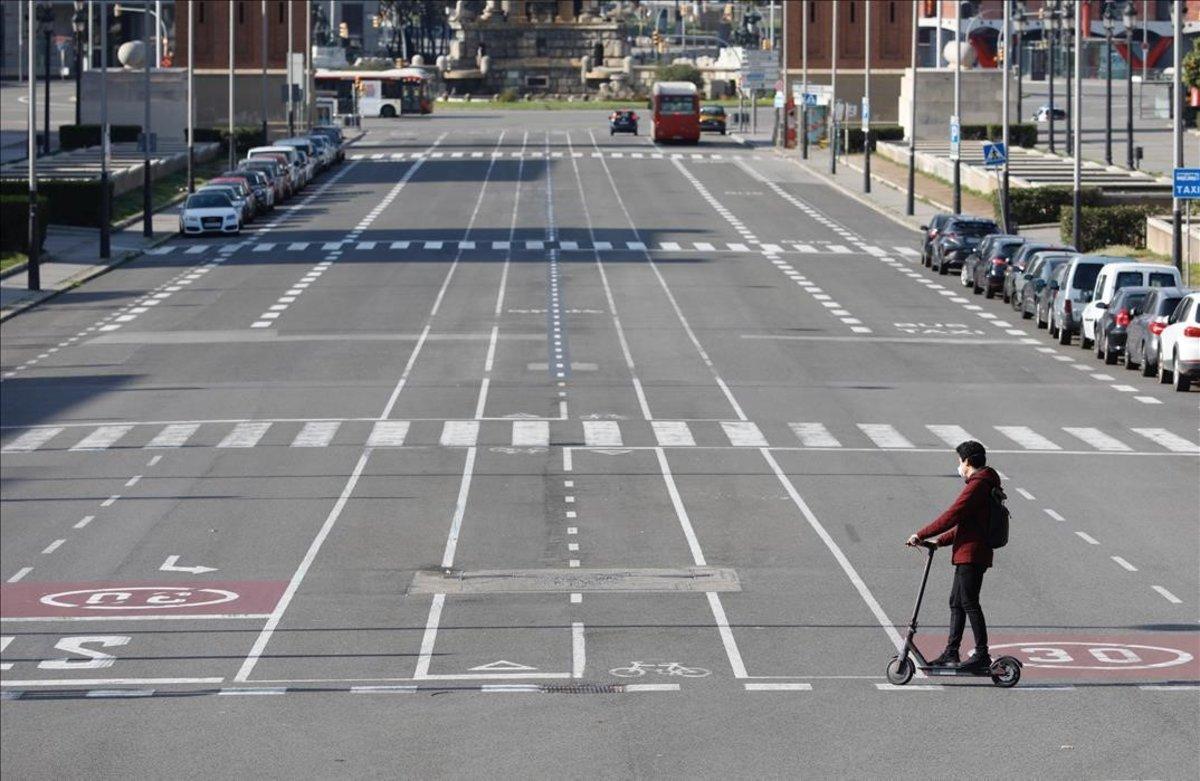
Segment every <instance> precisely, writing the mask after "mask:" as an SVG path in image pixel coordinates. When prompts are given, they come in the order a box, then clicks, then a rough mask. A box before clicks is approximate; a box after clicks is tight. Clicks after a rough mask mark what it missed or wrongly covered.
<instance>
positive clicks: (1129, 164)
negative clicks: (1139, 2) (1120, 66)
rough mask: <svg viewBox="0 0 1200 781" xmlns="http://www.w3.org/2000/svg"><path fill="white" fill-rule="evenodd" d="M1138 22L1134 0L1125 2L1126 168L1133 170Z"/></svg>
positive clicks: (1122, 17) (1122, 18)
mask: <svg viewBox="0 0 1200 781" xmlns="http://www.w3.org/2000/svg"><path fill="white" fill-rule="evenodd" d="M1136 20H1137V9H1135V8H1134V5H1133V0H1125V12H1124V14H1122V16H1121V21H1122V22H1123V23H1124V24H1125V57H1126V59H1127V60H1128V61H1129V67H1128V68H1126V69H1125V167H1126V168H1128V169H1129V170H1130V171H1132V170H1133V23H1134V22H1135V21H1136Z"/></svg>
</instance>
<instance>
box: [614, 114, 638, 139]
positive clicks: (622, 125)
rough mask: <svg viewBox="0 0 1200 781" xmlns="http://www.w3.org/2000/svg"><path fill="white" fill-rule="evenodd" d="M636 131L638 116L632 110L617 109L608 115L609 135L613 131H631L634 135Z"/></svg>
mask: <svg viewBox="0 0 1200 781" xmlns="http://www.w3.org/2000/svg"><path fill="white" fill-rule="evenodd" d="M637 132H638V117H637V114H636V113H634V112H633V111H630V110H628V109H618V110H617V111H614V112H613V113H611V114H609V115H608V134H609V135H610V136H611V135H613V134H614V133H633V134H634V135H635V136H636V135H637Z"/></svg>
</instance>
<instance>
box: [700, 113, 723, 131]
mask: <svg viewBox="0 0 1200 781" xmlns="http://www.w3.org/2000/svg"><path fill="white" fill-rule="evenodd" d="M700 130H701V131H702V132H710V133H711V132H716V133H720V134H721V135H725V107H724V106H705V107H703V108H701V109H700Z"/></svg>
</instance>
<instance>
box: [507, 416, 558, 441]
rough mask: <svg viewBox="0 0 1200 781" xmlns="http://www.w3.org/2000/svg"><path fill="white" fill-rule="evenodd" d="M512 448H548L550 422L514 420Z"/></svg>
mask: <svg viewBox="0 0 1200 781" xmlns="http://www.w3.org/2000/svg"><path fill="white" fill-rule="evenodd" d="M512 443H513V447H549V446H550V422H549V421H545V420H514V421H513V424H512Z"/></svg>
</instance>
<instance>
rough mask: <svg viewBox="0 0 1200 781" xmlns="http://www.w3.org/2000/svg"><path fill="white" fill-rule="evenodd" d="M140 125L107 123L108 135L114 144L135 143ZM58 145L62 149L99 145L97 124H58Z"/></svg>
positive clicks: (140, 128) (139, 131)
mask: <svg viewBox="0 0 1200 781" xmlns="http://www.w3.org/2000/svg"><path fill="white" fill-rule="evenodd" d="M141 132H142V126H141V125H109V126H108V137H109V140H110V141H111V142H112V143H114V144H126V143H137V140H138V135H140V134H141ZM58 145H59V147H61V148H62V149H63V150H64V151H66V150H68V149H80V148H82V147H85V146H100V126H99V125H59V126H58Z"/></svg>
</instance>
